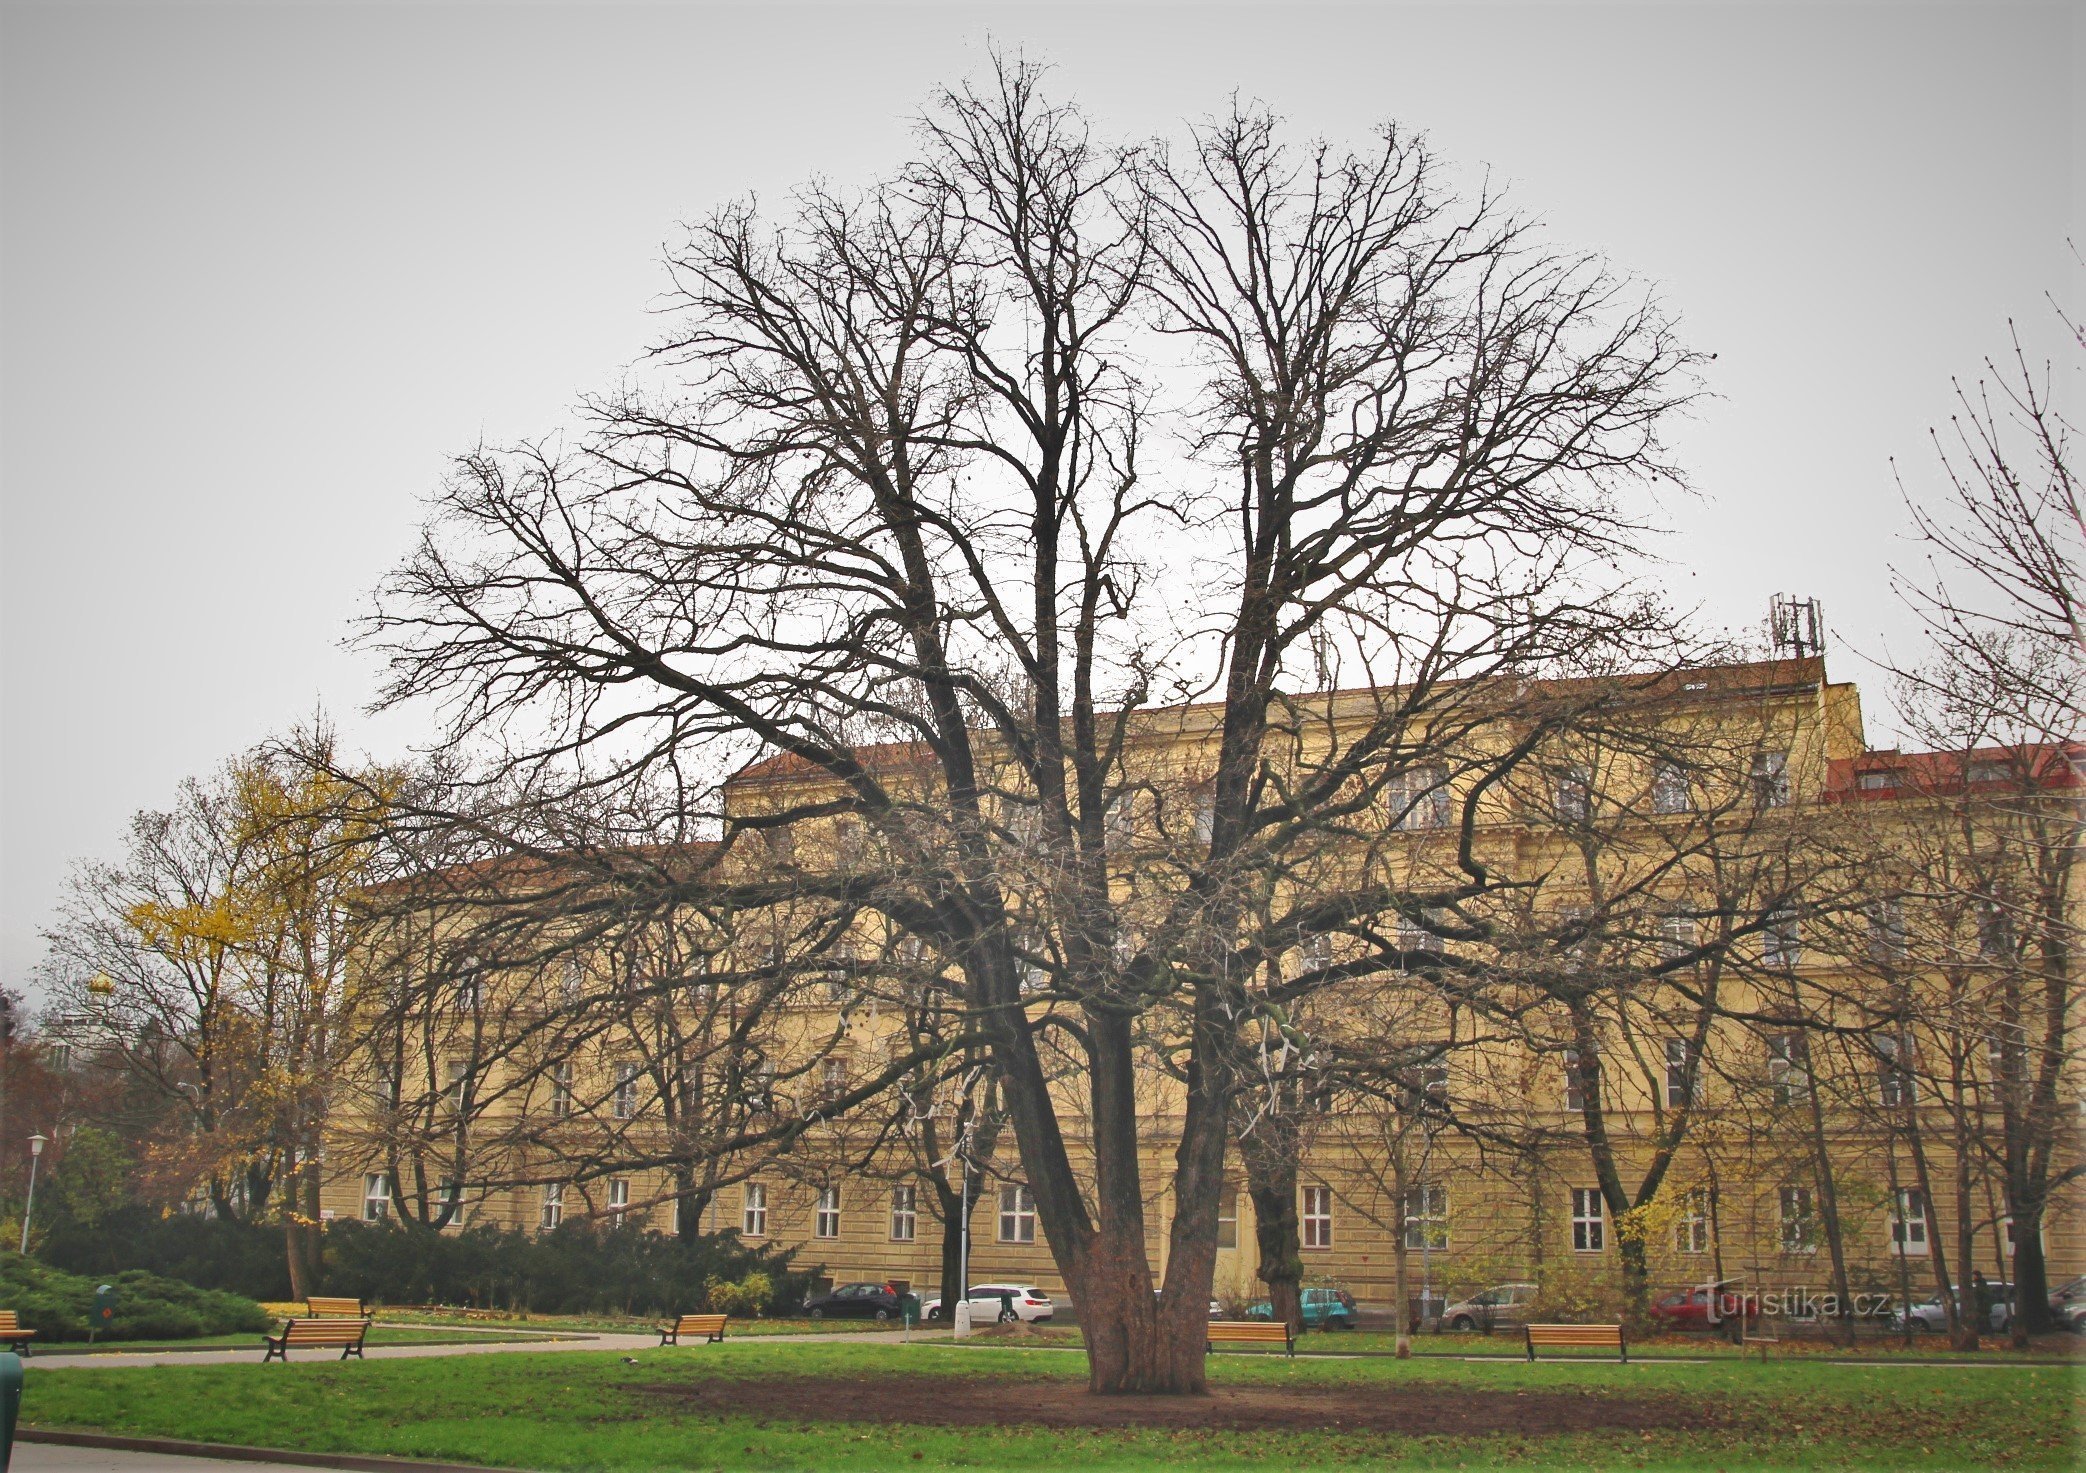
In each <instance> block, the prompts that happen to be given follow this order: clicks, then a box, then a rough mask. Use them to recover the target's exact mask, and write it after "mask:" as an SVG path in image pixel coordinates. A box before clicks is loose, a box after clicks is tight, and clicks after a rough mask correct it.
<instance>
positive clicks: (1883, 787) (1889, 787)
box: [1854, 767, 1898, 793]
mask: <svg viewBox="0 0 2086 1473" xmlns="http://www.w3.org/2000/svg"><path fill="white" fill-rule="evenodd" d="M1854 785H1855V787H1857V788H1859V789H1860V790H1861V791H1862V792H1864V793H1895V792H1896V791H1897V790H1898V775H1897V774H1896V773H1895V772H1892V771H1891V770H1890V769H1889V768H1887V767H1884V768H1878V769H1877V770H1876V771H1874V772H1865V773H1863V774H1861V776H1859V777H1857V778H1856V779H1855V780H1854Z"/></svg>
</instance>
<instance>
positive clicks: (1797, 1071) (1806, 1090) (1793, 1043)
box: [1767, 1033, 1811, 1105]
mask: <svg viewBox="0 0 2086 1473" xmlns="http://www.w3.org/2000/svg"><path fill="white" fill-rule="evenodd" d="M1810 1064H1811V1042H1810V1040H1809V1039H1808V1038H1806V1037H1805V1036H1804V1035H1803V1034H1801V1033H1770V1034H1768V1035H1767V1087H1768V1092H1769V1094H1770V1095H1771V1097H1772V1098H1773V1100H1774V1102H1775V1103H1776V1104H1778V1105H1793V1104H1796V1103H1797V1102H1798V1101H1799V1100H1803V1099H1807V1098H1808V1097H1809V1096H1810V1093H1811V1068H1810Z"/></svg>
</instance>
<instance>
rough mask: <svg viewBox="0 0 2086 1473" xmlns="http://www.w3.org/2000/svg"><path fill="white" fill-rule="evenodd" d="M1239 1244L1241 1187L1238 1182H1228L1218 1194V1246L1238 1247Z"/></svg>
mask: <svg viewBox="0 0 2086 1473" xmlns="http://www.w3.org/2000/svg"><path fill="white" fill-rule="evenodd" d="M1238 1245H1239V1189H1238V1184H1237V1183H1236V1182H1226V1183H1225V1184H1224V1186H1223V1188H1222V1189H1221V1190H1220V1191H1219V1192H1218V1194H1217V1246H1218V1247H1219V1248H1236V1247H1238Z"/></svg>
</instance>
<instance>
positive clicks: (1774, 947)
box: [1760, 905, 1804, 972]
mask: <svg viewBox="0 0 2086 1473" xmlns="http://www.w3.org/2000/svg"><path fill="white" fill-rule="evenodd" d="M1803 954H1804V933H1803V920H1802V918H1801V917H1799V916H1798V915H1797V913H1796V911H1795V909H1794V908H1792V907H1790V906H1786V905H1785V906H1783V907H1782V908H1781V909H1779V910H1772V911H1769V912H1768V913H1767V916H1766V919H1765V921H1764V922H1763V923H1762V925H1761V927H1760V965H1761V966H1763V967H1773V968H1774V969H1775V970H1777V971H1782V972H1787V971H1793V970H1794V969H1795V968H1796V967H1798V966H1800V965H1801V964H1802V962H1803Z"/></svg>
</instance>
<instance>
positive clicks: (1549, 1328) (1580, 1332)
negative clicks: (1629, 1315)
mask: <svg viewBox="0 0 2086 1473" xmlns="http://www.w3.org/2000/svg"><path fill="white" fill-rule="evenodd" d="M1522 1329H1523V1331H1524V1332H1525V1333H1526V1335H1527V1337H1528V1358H1529V1359H1530V1360H1534V1359H1535V1358H1536V1347H1538V1346H1562V1347H1568V1348H1576V1349H1592V1350H1613V1351H1614V1352H1615V1354H1616V1356H1617V1358H1618V1359H1620V1360H1622V1361H1624V1362H1627V1361H1628V1360H1629V1358H1630V1349H1629V1346H1627V1345H1625V1344H1624V1343H1623V1338H1622V1326H1621V1325H1619V1324H1616V1325H1524V1326H1522Z"/></svg>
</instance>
